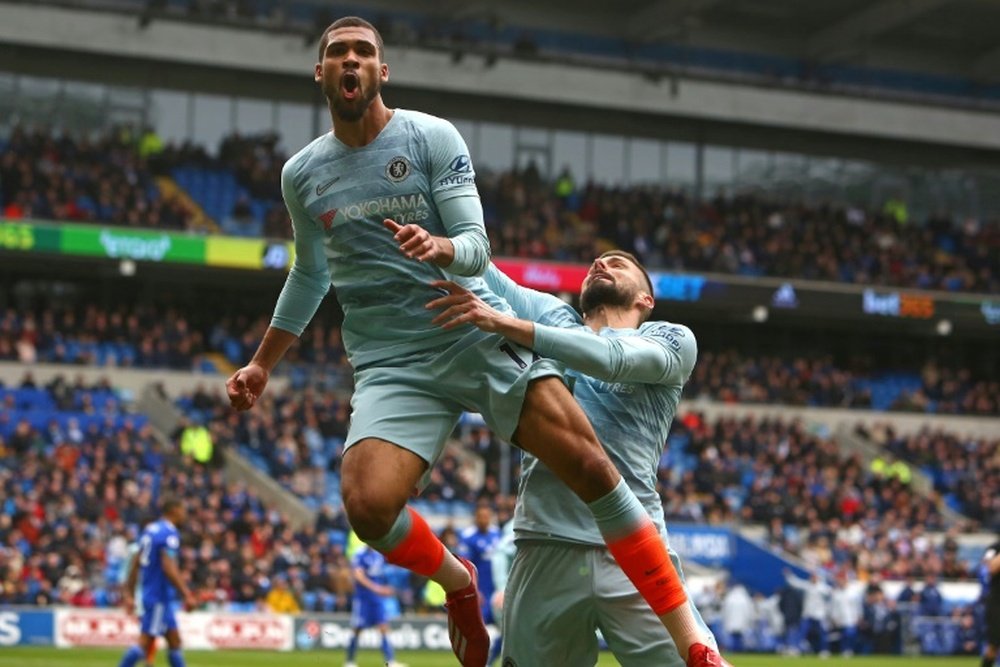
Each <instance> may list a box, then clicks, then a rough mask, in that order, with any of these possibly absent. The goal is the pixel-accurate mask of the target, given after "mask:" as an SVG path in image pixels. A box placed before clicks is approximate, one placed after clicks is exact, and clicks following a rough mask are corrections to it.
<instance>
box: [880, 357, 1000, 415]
mask: <svg viewBox="0 0 1000 667" xmlns="http://www.w3.org/2000/svg"><path fill="white" fill-rule="evenodd" d="M889 408H890V409H891V410H899V411H904V412H934V413H937V414H968V415H982V416H984V417H996V416H1000V382H998V381H996V380H993V379H981V378H975V377H973V370H972V369H971V368H959V369H955V368H948V367H946V366H941V365H939V364H935V363H928V364H926V365H925V366H924V367H923V369H922V370H921V372H920V385H919V386H918V387H914V389H913V390H912V391H904V392H901V393H900V395H899V396H898V397H897V398H896V400H894V401H893V403H892V404H891V405H890V406H889Z"/></svg>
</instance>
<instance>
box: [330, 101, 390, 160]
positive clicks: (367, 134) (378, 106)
mask: <svg viewBox="0 0 1000 667" xmlns="http://www.w3.org/2000/svg"><path fill="white" fill-rule="evenodd" d="M393 113H395V112H394V111H393V110H392V109H390V108H389V107H387V106H386V105H385V103H384V102H383V101H382V96H381V95H379V96H378V97H376V98H375V99H374V100H372V103H371V104H370V105H368V109H367V110H366V111H365V115H364V116H362V117H361V118H360V119H359V120H356V121H353V122H352V121H346V120H338V119H337V117H336V115H334V116H333V136H335V137H337V139H339V140H340V142H341V143H343V144H345V145H347V146H350V147H351V148H360V147H361V146H367V145H368V144H370V143H371V142H373V141H375V137H377V136H378V135H379V133H380V132H381V131H382V130H383V129H384V128H385V126H386V125H387V124H388V123H389V119H391V118H392V114H393Z"/></svg>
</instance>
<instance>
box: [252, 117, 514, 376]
mask: <svg viewBox="0 0 1000 667" xmlns="http://www.w3.org/2000/svg"><path fill="white" fill-rule="evenodd" d="M282 192H283V194H284V198H285V204H286V205H287V207H288V211H289V213H290V215H291V218H292V224H293V227H294V231H295V252H296V257H295V262H294V265H293V267H292V270H291V272H290V273H289V276H288V280H287V281H286V283H285V288H284V289H283V290H282V294H281V297H280V298H279V299H278V305H277V307H276V308H275V314H274V318H273V319H272V322H271V324H272V326H275V327H278V328H281V329H284V330H287V331H291V332H293V333H295V334H296V335H298V334H300V333H301V332H302V329H303V328H304V327H305V325H306V324H307V323H308V321H309V320H310V319H311V318H312V316H313V314H314V313H315V311H316V308H317V307H318V306H319V303H320V301H321V300H322V298H323V296H324V295H325V294H326V291H327V290H328V289H329V286H330V284H331V283H332V285H333V287H334V290H335V291H336V295H337V299H338V300H339V302H340V305H341V306H342V308H343V311H344V324H343V337H344V346H345V348H346V350H347V354H348V358H349V360H350V361H351V363H352V365H353V366H354V367H355V369H357V368H359V367H364V366H369V365H378V364H380V363H384V362H386V361H387V360H391V359H394V358H397V359H398V358H401V357H407V356H412V355H414V354H419V353H422V352H427V351H432V350H439V349H441V348H443V347H445V346H447V345H450V344H451V343H453V342H455V341H456V340H458V339H459V338H461V337H462V336H464V335H466V334H468V333H470V332H471V331H472V330H473V329H472V328H471V327H459V328H457V329H454V330H450V331H446V330H444V329H442V328H441V327H439V326H436V325H434V324H431V320H432V319H433V318H434V317H435V316H436V315H437V312H435V311H429V310H427V309H426V308H424V306H425V304H426V303H427V302H428V301H430V300H431V299H433V298H435V297H436V296H438V295H439V292H437V291H436V290H435V289H434V288H432V287H431V286H430V285H429V283H430V282H431V281H433V280H441V279H445V280H456V281H457V282H459V283H461V284H462V285H464V286H465V287H467V288H468V289H470V290H472V291H474V292H475V293H476V294H478V295H479V296H480V297H482V298H483V299H484V300H486V301H488V302H489V303H490V304H491V305H493V306H494V307H496V308H498V309H501V310H508V306H507V304H506V303H505V302H504V301H503V300H502V299H500V298H498V297H497V296H496V295H494V294H492V293H491V292H490V291H489V289H488V288H487V287H486V285H485V283H484V281H483V280H482V279H480V278H475V277H470V276H472V275H475V274H480V273H482V271H483V270H484V269H485V267H486V264H487V263H488V259H489V241H488V239H487V237H486V232H485V228H484V225H483V220H482V206H481V205H480V203H479V195H478V192H477V190H476V185H475V172H474V171H473V167H472V162H471V160H470V158H469V151H468V149H467V148H466V145H465V142H464V141H463V140H462V137H461V135H460V134H459V133H458V131H457V130H456V129H455V128H454V126H453V125H452V124H451V123H449V122H448V121H446V120H443V119H441V118H437V117H434V116H430V115H427V114H423V113H419V112H416V111H409V110H405V109H396V110H395V113H394V114H393V116H392V118H391V119H390V120H389V122H388V124H387V125H386V126H385V127H384V128H383V130H382V132H381V133H380V134H379V135H378V136H377V137H376V138H375V139H374V140H373V141H372V142H371V143H369V144H367V145H365V146H361V147H357V148H352V147H349V146H347V145H345V144H343V143H342V142H340V141H339V140H338V139H337V138H336V137H335V136H334V134H333V132H330V133H327V134H324V135H323V136H321V137H319V138H317V139H316V140H314V141H313V142H312V143H310V144H309V145H308V146H306V147H305V148H304V149H302V150H301V151H299V152H298V153H297V154H296V155H294V156H293V157H292V158H291V159H289V160H288V162H287V163H286V164H285V167H284V169H283V170H282ZM385 218H391V219H393V220H395V221H396V222H398V223H400V224H410V223H413V224H418V225H420V226H422V227H423V228H424V229H426V230H427V231H428V232H429V233H430V234H431V235H434V236H447V237H449V238H451V239H452V240H453V241H454V243H455V261H454V263H453V264H452V266H450V267H449V271H446V270H444V269H441V268H439V267H437V266H435V265H433V264H429V263H421V262H417V261H415V260H412V259H408V258H407V257H405V256H404V255H403V254H402V253H401V252H400V250H399V244H398V243H397V242H396V241H395V240H394V239H393V234H392V233H391V232H390V231H388V230H387V229H385V227H384V226H383V220H384V219H385ZM459 273H463V274H468V275H465V276H461V275H457V274H459Z"/></svg>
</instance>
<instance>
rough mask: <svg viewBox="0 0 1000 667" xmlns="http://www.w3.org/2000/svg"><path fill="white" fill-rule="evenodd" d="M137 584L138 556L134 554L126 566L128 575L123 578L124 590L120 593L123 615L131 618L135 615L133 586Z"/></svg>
mask: <svg viewBox="0 0 1000 667" xmlns="http://www.w3.org/2000/svg"><path fill="white" fill-rule="evenodd" d="M137 583H139V556H138V554H136V555H135V556H133V557H132V561H131V562H130V563H129V566H128V575H127V576H126V577H125V583H124V584H122V586H124V590H123V591H122V605H123V606H124V607H125V613H126V614H128V615H129V616H131V615H132V614H134V613H135V595H134V591H135V585H136V584H137Z"/></svg>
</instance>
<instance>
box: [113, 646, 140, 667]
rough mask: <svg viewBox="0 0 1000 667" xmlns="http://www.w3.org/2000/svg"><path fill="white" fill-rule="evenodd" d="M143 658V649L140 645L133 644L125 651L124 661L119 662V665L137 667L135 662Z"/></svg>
mask: <svg viewBox="0 0 1000 667" xmlns="http://www.w3.org/2000/svg"><path fill="white" fill-rule="evenodd" d="M142 658H143V654H142V649H141V648H139V646H138V645H136V644H133V645H132V646H129V647H128V650H127V651H125V655H123V656H122V661H121V662H119V663H118V667H135V664H136V663H137V662H139V661H140V660H142Z"/></svg>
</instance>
